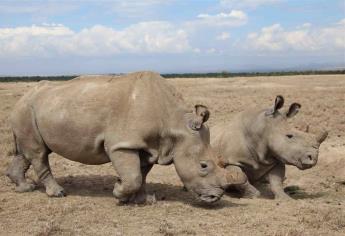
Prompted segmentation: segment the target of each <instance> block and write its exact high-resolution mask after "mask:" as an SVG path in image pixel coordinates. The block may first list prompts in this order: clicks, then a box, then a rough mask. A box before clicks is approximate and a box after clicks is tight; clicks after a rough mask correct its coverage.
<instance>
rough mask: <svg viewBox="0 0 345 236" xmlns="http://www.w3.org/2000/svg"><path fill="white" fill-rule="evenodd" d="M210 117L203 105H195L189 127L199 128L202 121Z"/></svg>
mask: <svg viewBox="0 0 345 236" xmlns="http://www.w3.org/2000/svg"><path fill="white" fill-rule="evenodd" d="M209 117H210V112H209V110H208V109H207V107H206V106H204V105H195V114H194V115H193V117H192V119H191V120H190V121H189V127H190V128H191V129H193V130H199V129H200V128H201V126H202V124H203V123H205V122H206V121H207V120H208V118H209Z"/></svg>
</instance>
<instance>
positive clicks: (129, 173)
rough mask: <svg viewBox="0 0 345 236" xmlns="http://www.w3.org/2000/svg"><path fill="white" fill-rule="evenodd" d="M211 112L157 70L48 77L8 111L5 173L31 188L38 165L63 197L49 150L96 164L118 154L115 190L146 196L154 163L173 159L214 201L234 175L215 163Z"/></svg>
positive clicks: (192, 185) (138, 199) (124, 198)
mask: <svg viewBox="0 0 345 236" xmlns="http://www.w3.org/2000/svg"><path fill="white" fill-rule="evenodd" d="M208 116H209V112H208V110H207V108H206V107H204V106H202V105H197V106H195V110H194V111H193V110H189V109H187V108H186V107H185V104H184V101H183V99H182V97H181V95H180V94H179V93H178V92H177V91H176V90H175V89H174V88H173V87H172V86H171V85H169V84H168V83H167V82H166V81H165V80H164V79H163V78H162V77H160V76H159V74H156V73H153V72H137V73H132V74H129V75H126V76H120V77H114V76H113V77H111V76H96V77H95V76H93V77H92V76H82V77H79V78H76V79H74V80H71V81H68V82H64V83H59V84H54V83H51V82H47V81H43V82H40V83H39V84H38V86H36V87H35V88H33V89H32V90H31V91H30V92H28V93H27V94H26V95H25V96H23V98H21V100H20V101H19V102H18V103H17V104H16V106H15V108H14V110H13V112H12V115H11V117H10V122H11V125H12V129H13V134H14V138H15V144H16V155H15V157H14V159H13V162H12V163H11V164H10V166H9V168H8V171H7V175H8V176H9V178H10V179H11V180H12V181H13V182H14V183H15V184H16V185H17V187H16V190H17V191H18V192H26V191H32V190H33V189H34V188H35V186H34V185H33V184H32V183H30V182H29V181H27V180H26V178H25V172H26V171H27V170H28V168H29V166H30V165H32V166H33V168H34V171H35V172H36V174H37V176H38V178H39V180H40V181H41V182H42V183H43V184H44V186H45V188H46V193H47V194H48V195H49V196H56V197H61V196H64V195H65V192H64V189H63V188H62V187H61V186H60V185H59V184H58V183H57V182H56V181H55V179H54V178H53V176H52V173H51V170H50V166H49V160H48V155H49V154H50V153H51V152H55V153H57V154H59V155H61V156H63V157H65V158H67V159H69V160H73V161H77V162H81V163H84V164H90V165H99V164H104V163H107V162H112V164H113V166H114V168H115V170H116V171H117V173H118V174H119V177H120V178H119V179H118V181H117V182H116V183H115V186H114V191H113V194H114V196H115V197H116V198H118V199H119V201H120V202H124V203H129V202H134V203H143V202H145V201H146V200H147V195H146V193H145V182H146V181H145V180H146V175H147V174H148V172H149V171H150V169H151V168H152V166H153V165H154V164H156V163H158V164H161V165H168V164H171V163H174V165H175V168H176V171H177V173H178V175H179V176H180V178H181V180H182V181H183V182H184V184H185V186H186V187H187V188H188V189H189V190H190V191H191V192H193V193H194V194H195V195H196V196H197V197H198V198H199V199H201V200H203V201H205V202H214V201H217V200H219V199H220V197H221V196H222V194H223V189H224V188H225V187H226V186H228V185H229V184H231V183H235V182H236V180H235V179H234V178H233V176H231V174H228V175H227V176H226V175H225V174H226V171H225V170H224V169H222V168H220V167H218V166H217V165H216V160H217V159H216V156H215V155H214V152H213V151H212V149H211V148H210V145H209V130H208V128H207V126H206V125H204V124H203V123H204V122H205V121H206V120H207V119H208ZM242 183H243V181H242Z"/></svg>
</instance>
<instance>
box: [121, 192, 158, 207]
mask: <svg viewBox="0 0 345 236" xmlns="http://www.w3.org/2000/svg"><path fill="white" fill-rule="evenodd" d="M156 202H157V199H156V195H154V194H144V193H136V194H133V195H132V196H130V197H127V198H121V199H118V205H120V206H121V205H125V204H139V205H141V204H148V205H151V204H155V203H156Z"/></svg>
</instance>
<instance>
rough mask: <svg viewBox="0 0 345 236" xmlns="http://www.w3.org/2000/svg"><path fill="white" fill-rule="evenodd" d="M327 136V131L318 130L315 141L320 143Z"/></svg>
mask: <svg viewBox="0 0 345 236" xmlns="http://www.w3.org/2000/svg"><path fill="white" fill-rule="evenodd" d="M327 136H328V132H327V131H322V132H320V133H319V134H318V135H317V136H316V141H317V142H318V143H319V144H321V143H322V142H323V141H325V139H326V138H327Z"/></svg>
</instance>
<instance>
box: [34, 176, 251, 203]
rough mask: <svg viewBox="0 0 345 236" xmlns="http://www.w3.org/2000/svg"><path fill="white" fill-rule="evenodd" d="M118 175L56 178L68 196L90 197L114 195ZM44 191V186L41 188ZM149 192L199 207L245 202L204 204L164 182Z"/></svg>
mask: <svg viewBox="0 0 345 236" xmlns="http://www.w3.org/2000/svg"><path fill="white" fill-rule="evenodd" d="M116 178H117V177H116V176H112V175H77V176H67V177H60V178H56V180H57V182H58V183H59V184H60V185H61V186H62V187H63V188H64V189H65V191H66V193H67V197H68V196H88V197H90V196H91V197H106V198H114V197H113V187H114V183H115V181H116ZM39 190H40V191H42V192H44V189H43V187H42V186H41V187H40V188H39ZM146 190H147V192H148V194H155V196H156V199H157V201H168V202H182V203H184V204H188V205H192V206H194V207H199V208H207V209H220V208H224V207H237V206H240V205H245V204H237V203H233V202H231V199H230V200H229V199H221V200H220V201H218V202H216V203H213V204H210V205H209V204H204V203H202V202H199V201H198V200H196V199H195V198H194V196H193V195H192V194H191V193H190V192H187V191H185V190H183V188H182V187H181V186H177V185H173V184H162V183H151V182H149V183H147V184H146Z"/></svg>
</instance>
